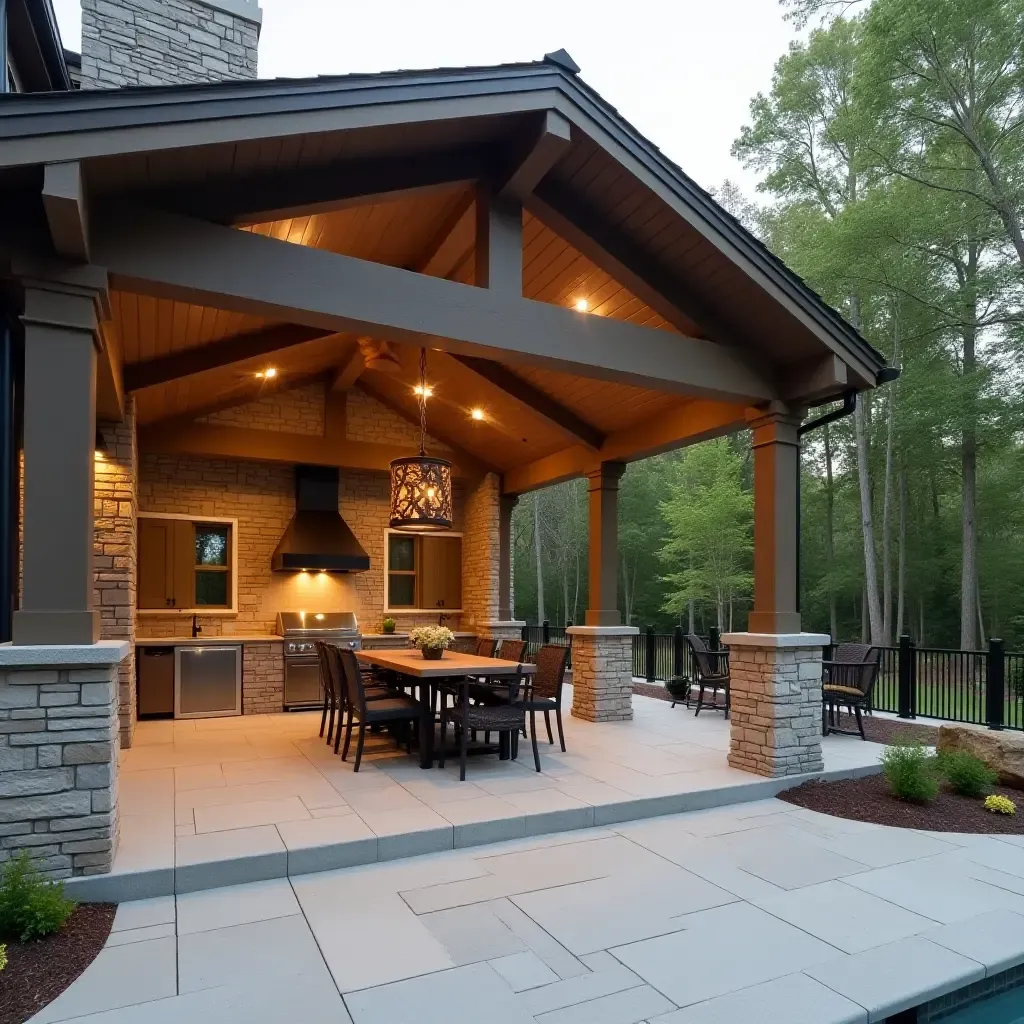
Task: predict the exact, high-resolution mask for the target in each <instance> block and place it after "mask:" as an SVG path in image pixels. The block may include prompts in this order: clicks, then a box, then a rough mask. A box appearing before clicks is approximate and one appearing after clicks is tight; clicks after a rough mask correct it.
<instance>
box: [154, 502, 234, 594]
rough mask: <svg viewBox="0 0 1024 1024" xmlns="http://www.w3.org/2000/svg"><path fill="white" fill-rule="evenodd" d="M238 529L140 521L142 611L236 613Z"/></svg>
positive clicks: (221, 524)
mask: <svg viewBox="0 0 1024 1024" xmlns="http://www.w3.org/2000/svg"><path fill="white" fill-rule="evenodd" d="M234 529H235V524H234V523H233V522H224V521H206V520H190V519H187V518H178V517H170V516H156V515H144V516H140V517H139V546H138V588H137V593H138V607H139V608H140V609H141V610H148V611H167V610H172V611H194V610H200V609H202V610H209V611H214V610H221V611H234V610H235V608H234V602H235V580H234V572H235V559H234V552H233V550H232V549H233V542H234V538H233V534H234Z"/></svg>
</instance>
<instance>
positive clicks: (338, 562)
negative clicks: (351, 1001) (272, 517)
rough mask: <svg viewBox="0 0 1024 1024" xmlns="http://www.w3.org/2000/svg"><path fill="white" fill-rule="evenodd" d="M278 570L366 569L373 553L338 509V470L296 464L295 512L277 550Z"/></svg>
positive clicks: (274, 561) (274, 565)
mask: <svg viewBox="0 0 1024 1024" xmlns="http://www.w3.org/2000/svg"><path fill="white" fill-rule="evenodd" d="M270 567H271V568H272V569H273V570H274V571H275V572H298V571H300V570H302V569H306V570H309V571H314V572H315V571H319V570H321V569H322V570H325V571H327V572H366V570H367V569H369V568H370V556H369V555H368V554H367V553H366V552H365V551H364V550H363V548H362V545H361V544H360V543H359V541H358V540H356V537H355V534H354V533H353V532H352V531H351V529H349V525H348V523H346V522H345V520H344V519H342V518H341V515H340V513H339V512H338V470H337V469H334V468H332V467H329V466H296V467H295V515H294V517H293V518H292V521H291V522H290V523H289V524H288V528H287V529H286V530H285V531H284V536H283V537H282V538H281V540H280V542H279V543H278V545H277V548H276V549H275V550H274V557H273V559H272V560H271V563H270Z"/></svg>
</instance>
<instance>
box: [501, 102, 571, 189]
mask: <svg viewBox="0 0 1024 1024" xmlns="http://www.w3.org/2000/svg"><path fill="white" fill-rule="evenodd" d="M571 142H572V137H571V134H570V125H569V121H568V120H567V119H566V118H564V117H563V116H562V115H561V114H559V113H558V111H556V110H546V111H545V112H544V114H543V115H542V117H541V123H540V126H539V128H534V129H533V130H532V131H531V132H530V133H529V134H528V135H527V137H526V138H525V140H524V142H523V144H521V145H520V146H519V147H517V152H516V153H515V155H514V158H513V169H512V171H511V173H510V174H509V175H508V177H507V178H506V180H505V181H504V183H503V184H502V185H501V188H500V189H499V190H498V192H499V195H501V196H502V198H505V199H516V200H518V201H519V202H520V203H521V202H523V201H524V200H525V199H526V197H527V196H528V195H530V193H531V192H533V190H534V189H535V188H536V187H537V186H538V185H539V184H540V182H541V180H542V179H543V177H544V175H546V174H547V173H548V171H550V170H551V168H552V167H554V166H555V164H556V163H558V161H559V160H561V158H562V157H563V156H564V155H565V153H566V151H567V150H568V148H569V145H570V143H571Z"/></svg>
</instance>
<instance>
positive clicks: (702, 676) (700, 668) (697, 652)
mask: <svg viewBox="0 0 1024 1024" xmlns="http://www.w3.org/2000/svg"><path fill="white" fill-rule="evenodd" d="M686 643H687V645H688V646H689V648H690V653H691V654H692V655H693V663H694V665H695V667H696V669H697V679H696V684H697V686H698V687H700V692H699V693H698V695H697V710H696V711H695V712H694V715H693V717H694V718H696V717H697V715H699V714H700V712H701V709H702V708H703V707H704V691H705V690H706V689H710V690H711V700H712V703H711V704H709V705H708V707H710V708H711V710H712V711H724V712H725V717H726V718H728V717H729V652H728V651H709V650H708V649H707V647H706V646H705V645H704V641H703V640H702V639H701V638H700V637H699V636H697V634H696V633H687V634H686ZM719 690H721V691H723V692H724V693H725V704H719V703H718V692H719Z"/></svg>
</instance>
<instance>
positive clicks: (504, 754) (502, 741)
mask: <svg viewBox="0 0 1024 1024" xmlns="http://www.w3.org/2000/svg"><path fill="white" fill-rule="evenodd" d="M511 757H512V733H510V732H508V731H507V730H505V731H503V732H499V733H498V760H499V761H508V760H509V759H510V758H511Z"/></svg>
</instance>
